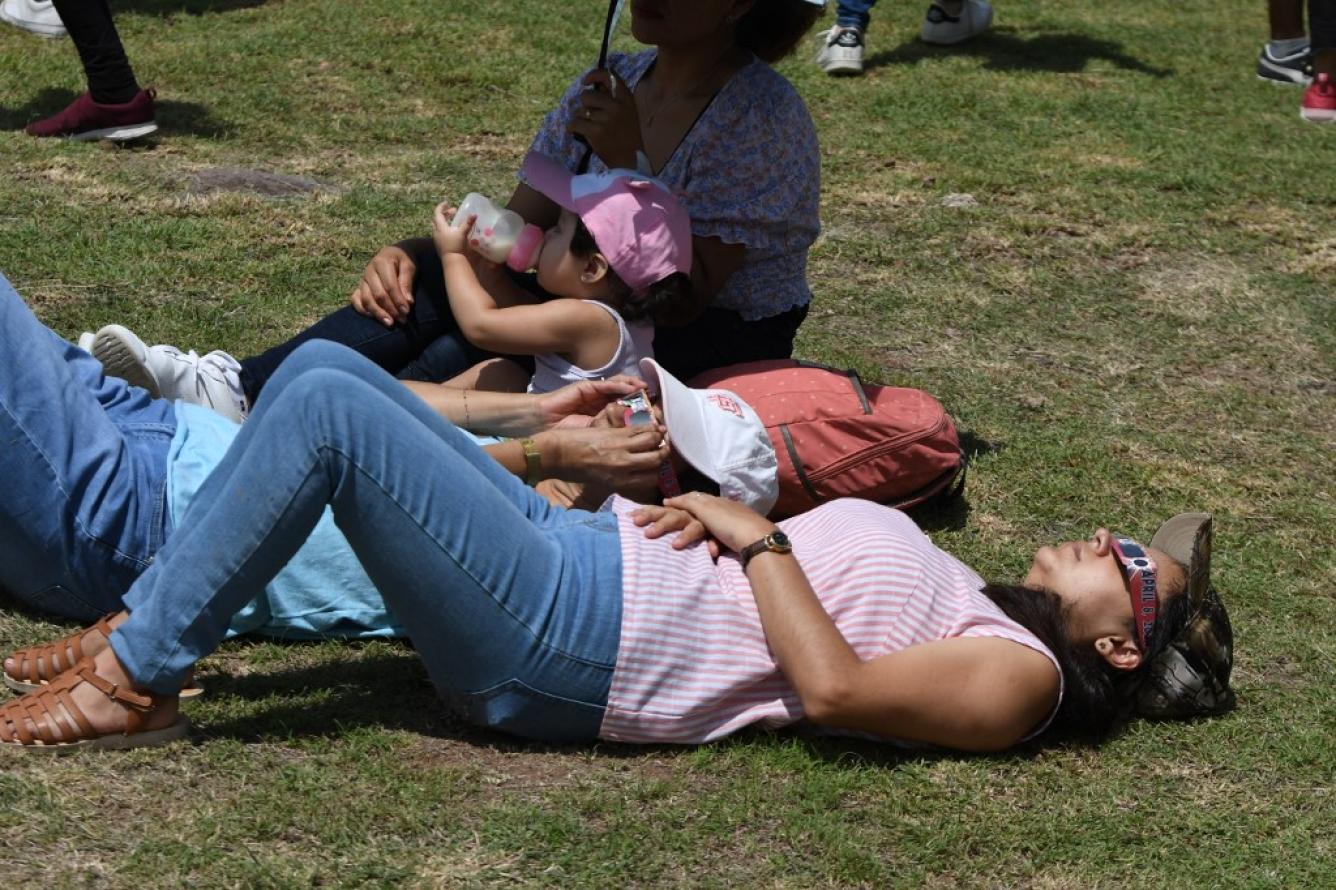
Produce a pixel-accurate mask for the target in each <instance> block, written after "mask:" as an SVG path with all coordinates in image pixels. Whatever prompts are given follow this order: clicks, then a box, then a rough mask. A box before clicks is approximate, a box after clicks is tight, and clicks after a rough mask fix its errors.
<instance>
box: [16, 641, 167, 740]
mask: <svg viewBox="0 0 1336 890" xmlns="http://www.w3.org/2000/svg"><path fill="white" fill-rule="evenodd" d="M84 683H87V684H89V685H91V686H93V687H94V688H95V689H97V690H98V691H99V692H101V693H102V694H103V695H105V696H106V697H107V698H110V699H112V700H113V701H117V702H119V703H121V704H122V705H125V706H126V708H127V711H126V714H125V731H124V732H112V733H108V734H106V735H98V734H97V731H96V730H95V729H93V725H92V724H91V723H89V722H88V718H87V717H86V716H84V713H83V711H81V710H80V709H79V706H78V705H77V704H75V703H74V698H73V697H72V696H71V695H70V693H71V692H72V691H73V690H75V689H76V688H78V687H79V686H80V685H82V684H84ZM164 698H165V696H159V695H152V694H148V695H141V694H140V693H137V692H132V691H130V690H129V689H122V688H121V687H120V686H118V685H116V684H115V683H112V682H111V681H110V680H107V679H106V678H105V677H101V676H99V675H98V673H97V670H96V669H95V667H94V665H93V659H91V658H85V659H83V660H82V661H80V662H79V663H78V664H77V665H75V666H74V668H73V669H71V670H68V671H66V672H65V673H63V674H61V675H60V676H59V677H56V678H55V679H54V680H51V681H50V682H49V683H47V684H46V685H44V686H43V687H42V688H40V689H38V690H37V691H36V692H30V693H28V694H27V695H25V696H23V697H22V698H17V699H15V700H14V701H11V702H9V703H7V704H5V705H4V706H2V707H0V748H10V749H15V750H23V751H42V752H46V753H61V752H65V751H78V750H88V749H92V748H100V749H122V748H147V747H150V746H152V745H165V744H167V743H168V742H172V741H175V740H177V739H180V738H184V737H185V736H186V734H187V733H189V732H190V721H189V720H187V719H186V718H185V716H184V715H181V714H178V715H177V716H176V720H175V721H173V722H172V724H171V725H170V726H166V727H164V728H162V729H147V730H146V729H144V725H145V724H146V723H148V719H149V717H150V716H151V715H152V714H153V712H154V711H156V710H157V709H158V708H159V707H160V706H161V704H162V702H163V700H164Z"/></svg>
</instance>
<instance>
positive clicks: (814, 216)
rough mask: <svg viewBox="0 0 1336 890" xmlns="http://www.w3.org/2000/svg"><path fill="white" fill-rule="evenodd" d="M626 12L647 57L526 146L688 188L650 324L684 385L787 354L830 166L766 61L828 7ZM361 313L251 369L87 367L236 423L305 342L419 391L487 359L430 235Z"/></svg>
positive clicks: (393, 251) (374, 265) (385, 273)
mask: <svg viewBox="0 0 1336 890" xmlns="http://www.w3.org/2000/svg"><path fill="white" fill-rule="evenodd" d="M630 14H631V33H632V34H633V35H634V37H635V39H636V40H638V41H640V42H641V43H643V44H646V45H648V46H650V47H651V48H650V49H647V50H645V51H643V52H640V53H636V54H634V55H623V54H620V53H614V54H613V55H612V56H610V58H609V61H608V70H607V71H590V72H587V73H586V74H584V75H582V76H580V77H579V78H577V79H576V80H575V82H574V83H573V84H571V86H570V88H569V89H568V90H567V91H566V94H565V95H564V96H563V97H562V99H561V101H560V103H559V104H558V105H557V107H556V108H555V109H554V110H553V111H552V112H551V113H549V114H548V115H547V118H546V119H545V120H544V122H543V126H542V128H541V129H540V130H539V132H538V134H537V136H536V137H535V138H534V140H533V143H532V146H531V150H532V151H537V152H539V153H540V154H543V155H546V156H548V157H552V158H557V159H558V160H560V161H561V162H562V163H563V164H564V165H565V166H566V167H567V168H569V169H571V170H575V169H577V167H578V166H579V165H580V162H581V160H582V159H584V158H585V157H586V154H587V152H588V151H589V150H590V149H591V148H592V152H593V154H592V156H590V163H589V172H591V173H602V172H606V171H607V170H608V169H610V168H615V167H624V168H630V169H642V170H647V172H652V173H653V175H654V176H655V178H657V179H658V180H660V181H662V182H663V183H665V184H666V185H668V186H669V187H670V188H673V189H676V190H677V191H678V194H679V198H680V199H681V201H682V203H683V205H684V206H685V208H686V210H687V213H688V215H689V216H690V218H691V231H692V234H693V236H694V237H693V238H692V245H691V256H692V264H691V280H692V284H693V290H694V293H695V297H696V302H695V305H693V306H691V307H689V308H688V310H687V311H685V312H681V313H677V314H676V315H675V317H659V318H657V319H656V320H657V322H658V324H657V326H656V333H655V338H654V344H653V345H654V353H655V355H656V357H657V358H658V359H659V361H660V362H661V363H662V364H663V366H664V367H666V368H667V369H668V370H669V371H671V372H672V373H673V374H675V375H676V376H678V377H680V378H681V379H683V380H688V379H690V378H691V377H694V376H695V375H696V374H698V373H700V372H701V371H704V370H706V369H708V368H717V367H721V366H723V365H729V364H734V363H736V362H745V361H755V360H759V359H769V358H788V357H789V355H791V353H792V350H793V338H794V334H795V333H796V332H797V330H798V326H799V324H801V322H802V320H803V319H804V318H805V317H806V315H807V307H808V303H809V302H810V301H811V299H812V293H811V290H810V289H809V288H808V286H807V251H808V248H810V247H811V245H812V242H813V241H815V240H816V236H817V232H818V230H819V229H820V221H819V219H818V205H819V198H820V191H821V155H820V149H819V146H818V144H817V138H816V130H815V127H814V126H813V124H812V119H811V116H810V115H809V114H808V112H807V107H806V105H805V104H804V103H803V100H802V98H801V97H800V96H799V95H798V93H797V91H796V90H795V89H794V88H793V86H792V85H791V84H790V83H789V82H788V81H787V80H785V79H784V78H783V77H782V76H781V75H779V74H778V73H776V72H775V70H774V69H773V68H771V67H770V64H769V63H771V62H774V61H777V60H778V59H780V58H782V57H784V56H785V55H787V54H788V53H789V52H791V51H792V49H793V48H794V47H795V46H796V45H797V43H798V41H799V40H800V39H801V38H802V36H803V35H804V34H805V33H806V32H807V31H808V30H809V29H810V28H811V26H812V24H813V23H815V21H816V19H817V18H818V17H819V16H820V14H821V4H820V3H819V2H809V0H695V2H692V3H672V4H631V7H630ZM589 85H594V86H595V87H596V88H595V89H592V90H591V89H586V87H587V86H589ZM777 134H779V136H780V138H776V135H777ZM577 137H579V138H581V139H584V140H585V141H586V142H587V145H588V148H587V147H586V145H585V144H583V143H581V142H579V141H577ZM508 206H509V207H510V209H511V210H514V211H516V212H518V213H519V214H520V215H521V216H523V217H524V218H525V219H526V220H528V221H529V222H531V223H534V224H535V225H538V226H539V227H541V228H549V227H551V226H552V225H553V224H555V223H556V221H557V215H558V211H559V207H558V206H557V204H556V203H555V202H553V201H552V200H550V199H549V198H547V197H544V196H543V195H542V194H541V193H540V192H539V191H538V190H536V189H534V188H531V187H530V184H529V182H528V180H527V178H526V177H524V176H523V175H521V177H520V185H519V186H518V187H517V188H516V189H515V192H514V194H513V195H512V196H511V198H510V202H509V205H508ZM351 304H352V305H351V306H349V307H345V308H344V309H343V310H340V311H338V312H335V313H333V314H331V315H329V316H327V317H326V318H324V319H323V320H321V321H319V322H317V323H316V324H315V325H313V326H312V327H310V328H308V329H307V330H306V331H303V332H302V333H300V334H298V335H297V336H296V337H293V338H292V339H291V340H289V341H288V342H286V343H283V344H280V345H278V346H275V347H273V348H272V349H269V350H268V351H266V352H264V353H262V354H260V355H257V356H253V357H250V358H245V359H242V360H241V361H238V360H237V359H235V358H233V357H232V356H231V355H228V354H227V353H225V352H211V353H208V354H207V355H205V356H203V357H200V356H197V355H196V354H195V353H194V352H181V351H180V350H177V349H175V348H174V347H170V346H151V347H147V346H145V345H144V343H143V342H142V341H141V340H140V339H139V338H138V337H136V336H135V335H134V334H133V332H131V331H129V330H128V329H127V328H124V327H120V326H115V327H113V328H112V330H113V331H114V332H115V333H116V336H115V337H110V336H109V337H105V338H99V340H100V341H101V342H99V344H98V345H97V346H95V348H94V355H96V356H97V357H98V358H99V359H101V360H103V361H104V363H105V364H107V366H108V369H109V372H110V373H116V371H117V369H118V368H119V367H120V365H119V363H118V362H117V361H116V360H115V359H116V357H117V355H118V354H119V355H121V356H125V355H127V354H129V355H132V356H133V357H134V361H133V362H132V363H131V365H132V366H134V367H138V366H143V365H146V366H147V367H148V369H149V370H148V374H147V375H146V377H145V378H143V379H139V380H134V381H132V382H134V383H136V384H137V385H141V386H144V387H145V388H147V389H149V390H150V391H151V392H152V393H153V394H154V395H162V396H165V397H166V398H170V399H186V400H189V401H193V402H196V403H198V404H205V405H207V406H208V407H212V408H213V409H214V410H217V411H220V412H222V413H224V414H226V415H228V416H231V417H233V418H234V419H240V417H241V416H242V415H243V414H244V412H245V410H246V409H247V407H248V406H249V405H251V404H253V403H254V401H255V399H256V398H257V397H258V395H259V393H260V391H261V390H262V389H263V388H264V386H265V383H266V382H267V381H268V379H269V377H270V376H271V375H272V374H273V373H274V371H275V370H276V369H277V368H278V366H279V364H280V363H281V362H282V361H283V360H284V359H285V358H286V357H287V356H288V355H289V354H291V352H292V351H293V350H294V349H295V348H296V347H297V346H299V345H301V344H302V343H304V342H306V341H308V340H313V339H323V340H332V341H335V342H338V343H344V344H346V345H348V346H350V347H352V348H353V349H356V350H357V351H358V352H360V353H362V354H363V355H365V356H367V357H368V358H370V359H371V360H372V361H374V362H375V363H376V364H378V365H380V366H381V367H382V368H384V369H385V370H387V371H389V372H390V373H392V374H396V375H398V376H400V377H402V378H404V379H410V380H431V381H441V380H448V379H450V378H451V377H453V376H454V375H456V374H458V373H460V372H461V371H464V370H465V369H467V368H470V367H472V366H473V365H475V364H477V363H478V362H480V361H483V360H485V359H487V358H490V357H492V355H494V353H492V352H489V351H486V350H482V349H478V348H476V347H474V346H472V345H471V344H469V343H468V341H467V340H466V339H465V338H464V337H463V336H462V335H461V334H460V332H459V326H458V324H457V322H456V320H455V318H454V316H453V314H452V313H451V310H450V302H449V300H448V299H447V297H446V292H445V288H444V285H443V275H442V268H441V262H440V258H439V257H438V256H437V255H436V252H435V250H434V249H433V245H432V241H431V239H430V238H418V239H412V240H408V241H403V242H400V243H399V244H395V245H391V246H389V247H386V248H383V249H382V250H381V251H380V252H379V253H377V254H376V256H375V257H374V258H373V259H372V260H371V262H370V263H369V264H368V265H367V267H366V270H365V271H364V272H363V273H362V281H361V283H360V284H359V285H358V286H357V287H356V288H355V289H354V290H353V293H352V297H351Z"/></svg>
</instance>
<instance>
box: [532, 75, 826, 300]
mask: <svg viewBox="0 0 1336 890" xmlns="http://www.w3.org/2000/svg"><path fill="white" fill-rule="evenodd" d="M655 56H656V50H652V49H650V50H646V51H644V52H641V53H636V54H635V55H626V54H625V53H614V54H613V55H611V56H609V58H608V67H609V68H610V69H611V70H612V71H613V72H614V73H615V74H616V75H617V77H618V79H619V80H621V81H622V82H623V83H625V84H628V85H629V86H630V87H631V88H632V89H635V86H636V84H638V83H639V82H640V78H641V77H642V76H644V74H645V72H646V71H648V70H649V67H650V65H651V64H652V63H653V62H654V58H655ZM583 79H584V75H583V74H582V75H581V76H580V77H578V78H576V80H575V83H573V84H572V85H571V87H570V89H568V90H567V91H566V94H565V95H564V96H562V98H561V103H560V104H559V105H558V106H557V107H556V108H555V109H553V110H552V111H551V112H550V113H549V114H548V115H547V117H546V119H544V121H543V126H542V129H540V130H539V131H538V135H537V136H535V137H534V140H533V145H532V146H531V149H532V150H533V151H538V152H541V153H543V154H545V155H547V156H549V157H552V158H555V159H557V160H559V161H561V162H562V163H564V164H565V165H566V166H567V167H569V168H570V169H571V170H574V169H576V167H577V166H578V165H579V163H580V159H581V158H582V157H584V153H585V147H584V146H583V145H581V144H580V143H579V142H576V141H575V139H574V137H572V136H571V134H570V133H568V132H566V124H567V122H568V121H570V120H571V118H572V117H573V115H574V114H575V111H576V109H577V108H578V107H579V98H580V92H581V89H582V83H581V81H582V80H583ZM607 169H608V168H607V165H605V164H604V163H603V161H602V159H600V158H599V157H598V156H597V155H595V156H594V157H593V158H592V159H591V160H590V165H589V171H590V172H591V173H597V172H603V171H605V170H607ZM655 176H656V177H657V178H658V179H660V180H661V181H663V182H664V183H666V184H667V185H668V186H670V187H671V188H674V189H676V190H677V191H678V194H679V198H680V199H681V200H682V203H683V204H684V205H685V206H686V209H687V212H688V213H690V214H691V231H692V232H693V233H694V234H695V235H697V236H699V237H703V238H718V239H720V240H721V241H724V242H726V243H729V244H742V245H744V246H745V247H746V248H747V252H746V255H745V258H744V259H743V263H742V266H741V267H740V268H739V269H738V271H737V272H736V273H734V275H733V276H732V277H731V278H729V279H728V281H727V282H726V283H725V285H724V287H723V290H721V291H720V292H719V293H718V294H717V295H716V296H715V299H714V303H713V305H714V306H718V307H720V308H723V309H732V310H734V311H736V312H738V313H739V314H741V315H742V317H743V318H745V319H747V320H748V321H754V320H756V319H760V318H768V317H769V316H772V315H778V314H779V313H781V312H784V311H787V310H789V309H793V308H795V307H798V306H805V305H806V304H807V303H808V301H810V300H811V299H812V292H811V290H809V289H808V287H807V249H808V248H809V247H810V246H811V245H812V242H813V241H815V240H816V236H817V232H818V231H820V228H821V223H820V219H819V217H818V205H819V201H820V195H821V153H820V149H819V147H818V145H817V139H816V128H815V127H814V126H813V125H812V117H811V115H810V114H808V113H807V106H806V105H805V104H803V100H802V98H801V97H800V96H799V95H798V92H797V91H796V90H795V89H794V88H793V85H792V84H790V83H789V82H788V81H787V80H785V79H784V78H783V77H782V76H781V75H780V74H778V73H776V72H775V70H774V69H772V68H771V67H770V66H769V65H767V64H766V63H765V62H762V61H761V60H760V59H757V58H755V57H753V58H752V60H751V61H750V62H749V63H747V64H746V65H744V66H743V67H742V68H741V69H740V70H739V71H738V72H737V73H736V74H734V75H733V76H732V77H731V78H730V79H729V81H728V83H726V84H724V86H723V88H722V89H720V90H719V92H718V94H717V95H716V96H715V97H714V100H713V101H712V102H710V104H709V105H708V106H707V107H706V109H705V111H704V112H703V113H702V114H701V116H700V118H699V119H698V120H697V121H696V123H695V125H694V126H693V127H692V128H691V130H689V131H688V132H687V135H686V136H685V137H684V138H683V139H682V143H681V144H680V145H679V146H678V147H677V150H676V151H674V152H673V155H672V157H671V158H669V159H668V163H666V164H664V166H663V168H662V169H661V170H659V171H658V172H657V173H656V174H655ZM520 178H521V180H523V177H522V176H521V177H520Z"/></svg>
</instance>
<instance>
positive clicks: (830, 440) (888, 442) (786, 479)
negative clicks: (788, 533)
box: [690, 359, 965, 518]
mask: <svg viewBox="0 0 1336 890" xmlns="http://www.w3.org/2000/svg"><path fill="white" fill-rule="evenodd" d="M690 386H692V387H696V388H711V389H726V390H729V391H731V392H733V393H736V394H737V395H738V396H740V397H741V398H742V399H743V400H744V401H745V402H747V404H749V405H751V406H752V408H754V409H755V410H756V413H757V414H758V415H760V418H761V422H762V423H764V424H765V428H766V432H767V433H769V434H770V442H771V444H772V445H774V447H775V455H776V457H777V458H778V459H779V501H778V502H777V503H776V504H775V508H774V509H773V510H771V511H770V515H771V516H772V517H776V518H782V517H785V516H792V515H794V514H795V513H801V512H803V511H804V510H809V509H811V508H812V507H814V506H816V505H817V504H820V503H823V502H825V501H828V500H831V499H832V498H839V497H859V498H866V499H868V500H872V501H879V502H881V503H886V504H890V505H891V506H895V507H911V506H913V505H915V504H921V503H923V502H924V501H927V500H929V499H931V498H933V497H935V496H937V495H939V494H943V493H944V492H948V488H950V486H951V483H952V482H953V481H955V480H956V479H957V477H959V482H957V484H956V486H955V488H954V489H952V490H950V491H949V493H947V494H946V495H944V496H947V497H954V496H955V495H957V494H959V493H960V491H961V489H962V488H963V487H964V483H965V477H964V473H963V467H964V460H963V454H962V453H961V450H960V440H959V439H958V438H957V437H956V427H955V424H953V423H952V422H951V418H950V417H949V416H948V415H947V413H946V410H945V409H944V408H943V407H942V403H941V402H939V401H937V400H936V399H934V398H933V397H932V396H930V395H928V394H927V393H926V392H922V391H921V390H917V389H906V388H903V387H898V386H864V385H863V383H862V381H861V380H859V379H858V374H857V373H856V372H854V371H837V370H835V369H833V368H827V367H824V366H822V365H814V364H810V363H807V362H800V361H796V360H794V359H779V360H775V361H762V362H748V363H746V364H741V365H729V366H728V367H725V368H716V369H714V370H712V371H706V372H705V373H703V374H700V375H698V376H697V377H695V378H693V379H692V380H691V382H690Z"/></svg>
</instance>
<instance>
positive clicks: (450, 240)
mask: <svg viewBox="0 0 1336 890" xmlns="http://www.w3.org/2000/svg"><path fill="white" fill-rule="evenodd" d="M454 217H455V208H454V207H452V206H451V205H450V202H449V201H442V202H441V203H439V204H437V205H436V209H435V210H434V211H432V214H431V240H432V242H433V243H434V244H435V245H436V252H437V253H439V254H440V255H441V257H442V258H444V257H445V256H446V255H447V254H451V253H458V254H462V253H464V252H465V251H467V250H468V246H469V232H470V231H471V230H472V229H473V222H474V220H476V219H477V218H478V217H477V216H473V215H471V216H469V218H468V219H466V220H464V224H463V225H462V226H453V225H451V224H450V220H452V219H454Z"/></svg>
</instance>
